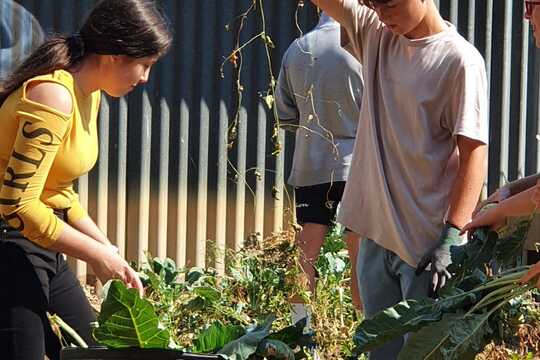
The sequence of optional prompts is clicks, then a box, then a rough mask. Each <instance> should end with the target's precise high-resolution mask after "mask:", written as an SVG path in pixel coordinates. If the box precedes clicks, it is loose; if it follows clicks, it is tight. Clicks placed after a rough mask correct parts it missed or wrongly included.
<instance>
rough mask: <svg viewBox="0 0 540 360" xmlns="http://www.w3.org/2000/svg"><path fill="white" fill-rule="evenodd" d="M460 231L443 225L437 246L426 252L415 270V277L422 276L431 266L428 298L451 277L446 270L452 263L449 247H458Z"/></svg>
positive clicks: (451, 226)
mask: <svg viewBox="0 0 540 360" xmlns="http://www.w3.org/2000/svg"><path fill="white" fill-rule="evenodd" d="M459 233H460V229H458V228H457V227H456V226H454V225H452V224H449V223H445V224H444V227H443V229H442V232H441V235H440V237H439V242H438V245H437V246H436V247H435V248H433V249H432V250H430V251H429V252H427V253H426V254H425V255H424V256H423V257H422V259H420V262H419V263H418V267H417V268H416V275H417V276H418V275H420V274H422V272H424V270H426V268H427V267H428V265H429V264H431V287H430V294H429V296H432V297H433V296H435V295H436V294H437V291H439V289H440V288H442V287H443V286H444V285H445V284H446V281H447V280H448V279H450V278H451V277H452V275H451V274H450V273H449V272H448V270H447V269H446V268H447V267H448V265H450V264H451V263H452V258H451V253H450V247H451V246H452V245H459V243H460V242H461V237H460V235H459Z"/></svg>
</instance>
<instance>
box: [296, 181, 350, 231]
mask: <svg viewBox="0 0 540 360" xmlns="http://www.w3.org/2000/svg"><path fill="white" fill-rule="evenodd" d="M344 189H345V181H336V182H333V183H325V184H317V185H312V186H301V187H296V188H295V190H294V191H295V195H296V219H297V221H298V223H299V224H300V225H303V224H306V223H314V224H321V225H330V224H331V223H332V222H333V221H334V220H335V217H336V211H337V206H338V204H339V202H340V201H341V197H342V196H343V190H344Z"/></svg>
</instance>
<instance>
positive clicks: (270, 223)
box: [0, 0, 540, 276]
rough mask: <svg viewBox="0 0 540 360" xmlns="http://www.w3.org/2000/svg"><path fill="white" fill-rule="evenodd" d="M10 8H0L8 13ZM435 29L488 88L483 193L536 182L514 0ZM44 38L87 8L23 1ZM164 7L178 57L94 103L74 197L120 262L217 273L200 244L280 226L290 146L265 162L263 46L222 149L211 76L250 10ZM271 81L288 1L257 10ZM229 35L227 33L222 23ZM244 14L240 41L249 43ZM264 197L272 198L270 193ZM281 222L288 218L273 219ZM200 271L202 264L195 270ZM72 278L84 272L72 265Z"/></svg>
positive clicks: (250, 55) (248, 60)
mask: <svg viewBox="0 0 540 360" xmlns="http://www.w3.org/2000/svg"><path fill="white" fill-rule="evenodd" d="M6 1H7V0H0V2H6ZM305 2H306V5H305V6H304V7H303V8H301V9H300V10H299V13H298V14H299V25H300V28H301V29H303V30H308V29H310V28H311V27H312V26H313V25H314V24H315V22H316V13H315V11H314V9H313V7H312V6H310V5H309V4H308V1H305ZM436 2H437V4H438V5H439V6H440V9H441V13H442V14H443V17H445V18H446V19H449V20H451V21H452V22H453V23H455V24H456V25H457V27H458V30H459V31H460V33H461V34H463V35H464V36H465V37H466V38H468V39H469V40H470V41H471V42H473V43H474V44H475V45H476V46H477V48H478V49H479V50H480V51H481V53H482V54H483V55H484V56H485V58H486V64H487V67H488V74H489V77H490V82H491V86H490V104H491V105H490V114H491V115H490V130H491V139H490V140H491V147H490V159H489V178H488V180H489V181H488V184H487V185H488V188H489V190H490V191H493V190H494V189H495V188H496V187H498V186H499V185H500V184H501V183H503V182H504V181H507V180H512V179H515V178H517V177H521V176H524V175H526V174H530V173H534V172H536V170H537V168H538V164H539V162H540V156H538V151H539V148H538V146H537V140H536V134H537V132H538V118H539V117H538V113H539V108H538V101H537V99H538V96H539V94H538V88H539V86H538V84H539V83H538V81H539V80H538V79H539V73H538V69H539V66H538V65H539V57H538V55H537V51H536V50H534V44H533V42H532V41H533V40H532V36H531V35H530V28H529V25H528V23H527V22H526V21H524V20H523V19H522V16H521V15H522V13H523V5H522V2H521V1H516V0H476V1H475V0H469V1H463V0H459V1H458V0H444V1H436ZM19 3H21V4H22V5H23V6H24V7H25V8H26V9H28V10H29V11H30V12H32V13H33V14H34V15H35V16H36V18H37V19H38V20H39V22H40V23H41V25H42V27H43V28H44V29H45V31H46V32H51V31H55V32H72V31H73V30H74V29H75V28H76V27H77V25H78V24H80V23H81V22H82V20H83V17H84V14H85V13H86V12H87V11H88V9H90V8H91V6H92V5H93V4H94V1H93V0H86V1H81V0H77V1H73V0H21V1H19ZM162 3H163V6H164V8H165V9H166V12H167V14H168V15H169V17H170V18H171V21H172V23H173V27H174V31H175V46H174V48H173V49H172V50H171V52H170V54H168V55H167V56H166V57H165V58H164V59H163V60H162V61H161V62H160V63H159V64H158V65H157V66H156V67H155V69H154V70H153V74H152V75H151V81H150V82H149V84H148V85H147V86H145V87H144V88H140V89H137V90H136V91H135V92H133V93H132V94H130V95H129V96H127V97H125V98H122V99H110V98H106V97H105V98H104V101H103V103H102V109H101V119H100V154H101V156H100V159H99V163H98V164H97V166H96V167H95V169H94V170H93V171H92V173H90V174H89V175H88V176H87V177H84V178H82V179H81V180H80V181H79V184H78V187H79V191H80V193H81V199H82V201H83V203H84V204H86V205H87V207H88V209H89V211H90V214H91V215H92V216H93V218H94V219H95V220H96V222H97V223H98V225H99V226H100V227H101V228H102V229H103V230H104V231H106V232H107V234H108V235H109V237H110V239H111V240H112V241H113V242H115V243H116V244H117V245H118V246H119V248H120V249H121V251H122V253H123V254H125V255H126V256H127V258H129V259H134V260H136V259H138V260H141V259H143V258H144V251H145V250H149V251H150V252H151V253H152V254H156V255H159V256H161V257H163V256H165V255H167V256H170V257H172V258H174V259H176V260H177V262H178V263H179V264H188V265H205V264H207V265H210V266H215V267H216V268H218V269H219V270H220V271H222V270H223V253H222V252H221V253H220V252H218V254H217V256H209V254H210V253H213V251H209V249H208V247H207V240H212V241H214V243H215V244H216V245H217V246H218V247H219V248H224V247H225V246H228V247H232V248H238V247H240V246H241V245H242V243H243V240H244V239H245V238H246V237H247V236H248V235H250V234H257V233H259V234H269V233H270V232H272V231H276V230H279V229H280V228H281V227H282V226H283V223H284V221H288V220H287V219H289V218H290V216H288V215H290V212H288V211H287V209H289V208H290V206H291V201H290V196H289V194H288V193H287V192H286V191H284V190H283V181H284V178H285V175H286V174H287V173H288V167H289V164H290V161H291V150H292V145H293V141H294V140H293V138H292V137H291V136H290V135H285V134H283V133H282V132H281V133H280V134H279V138H280V140H282V141H283V142H284V144H285V145H284V151H283V152H282V153H281V154H280V155H279V156H278V157H275V156H272V155H271V153H272V151H273V150H274V144H273V143H272V140H271V135H272V133H273V121H272V116H271V114H270V113H269V111H268V110H267V108H266V106H265V104H264V103H263V102H262V101H261V98H260V94H261V92H263V91H265V90H266V89H267V88H268V86H269V78H268V68H267V62H266V61H267V60H266V54H265V50H264V47H263V46H262V43H261V42H260V41H257V42H254V43H253V44H252V45H250V46H248V47H247V48H246V49H245V51H244V56H243V58H242V60H243V61H242V63H243V70H242V77H241V83H242V85H243V86H244V87H245V91H244V93H243V98H242V107H241V109H240V112H239V122H238V126H237V128H236V135H237V138H236V139H235V141H234V143H233V145H232V146H231V147H229V146H228V130H230V127H231V126H232V125H233V124H234V121H233V120H234V118H235V110H236V102H237V100H238V96H237V94H236V92H235V89H234V84H235V79H234V77H233V71H232V67H231V66H226V67H225V77H224V79H220V76H219V75H220V65H221V63H222V61H223V59H224V57H225V56H227V55H228V53H229V52H230V50H231V49H232V48H233V46H234V43H235V37H234V31H230V32H227V31H226V30H225V27H226V25H227V24H228V23H229V22H230V21H232V20H233V19H234V18H235V16H237V15H239V14H240V13H242V12H243V11H244V10H245V9H247V8H248V7H249V5H250V4H251V1H248V0H236V1H233V0H168V1H163V2H162ZM264 3H265V9H264V10H265V14H266V19H267V24H266V25H267V27H268V29H266V31H267V33H268V34H269V35H270V36H271V37H272V39H273V40H274V43H275V44H276V46H277V47H276V48H275V49H273V50H272V57H273V66H272V67H273V71H274V72H275V74H277V72H278V71H279V64H280V59H281V56H282V54H283V53H284V51H285V50H286V48H287V47H288V45H289V44H290V42H291V41H292V40H293V38H294V37H296V36H298V34H299V32H298V29H297V27H296V24H295V20H294V19H295V11H296V9H297V5H296V2H295V1H289V0H265V1H264ZM230 25H231V29H233V30H234V28H235V26H234V23H231V24H230ZM261 26H262V25H261V21H260V17H258V16H257V15H256V14H253V15H251V16H250V17H249V18H248V19H247V21H246V24H245V27H244V31H243V33H242V36H241V43H245V42H246V41H248V40H249V39H250V38H251V37H252V36H254V35H256V34H258V33H260V32H261V31H262V29H261ZM276 190H277V193H276V196H273V192H276ZM284 215H285V220H284ZM207 258H208V259H210V261H209V262H206V259H207ZM76 266H77V273H78V274H79V275H81V276H82V275H84V274H85V272H86V267H85V265H84V264H82V263H77V264H76Z"/></svg>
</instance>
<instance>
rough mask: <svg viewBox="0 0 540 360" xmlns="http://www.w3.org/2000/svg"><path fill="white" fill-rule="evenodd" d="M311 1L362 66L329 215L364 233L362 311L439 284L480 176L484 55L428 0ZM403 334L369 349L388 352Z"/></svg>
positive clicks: (377, 355) (385, 355) (380, 355)
mask: <svg viewBox="0 0 540 360" xmlns="http://www.w3.org/2000/svg"><path fill="white" fill-rule="evenodd" d="M312 1H313V2H314V3H315V4H316V5H318V6H319V7H320V8H322V9H323V10H324V11H325V12H327V13H328V14H329V15H330V16H332V17H333V18H334V19H336V20H337V21H338V22H340V24H341V25H342V27H343V28H344V29H345V34H346V35H347V36H346V37H347V38H348V39H349V41H350V43H349V44H348V46H349V48H350V49H351V51H352V53H354V54H355V56H356V57H357V59H358V60H359V61H360V62H361V63H362V65H363V68H362V71H363V75H364V97H363V102H362V106H361V114H360V125H359V129H358V133H357V138H356V147H355V151H354V154H353V160H352V164H351V171H350V175H349V178H348V181H347V186H346V188H345V193H344V196H343V202H342V211H341V213H340V216H339V217H338V221H339V222H341V223H343V224H344V225H345V226H347V227H348V228H350V229H352V230H353V231H355V232H357V233H358V234H360V235H361V236H363V237H364V239H363V240H362V245H361V247H360V251H359V260H358V267H357V271H358V277H359V284H360V294H361V296H362V302H363V304H364V310H365V314H366V316H367V317H371V316H373V315H374V314H375V313H377V312H378V311H380V310H382V309H384V308H386V307H388V306H392V305H395V304H396V303H397V302H399V301H401V300H402V299H405V298H414V297H420V296H426V295H428V293H429V292H430V291H431V292H434V291H436V290H437V289H438V288H440V287H441V286H443V285H444V283H445V281H446V279H447V277H448V276H449V274H448V272H447V271H446V267H447V266H448V265H449V263H450V251H449V248H450V245H451V244H454V243H456V242H458V241H459V240H460V238H459V229H460V228H462V227H463V226H464V225H465V224H466V223H467V222H468V221H469V219H470V217H471V214H472V212H473V210H474V207H475V205H476V203H477V201H478V198H479V194H480V191H481V187H482V182H483V179H484V176H485V174H484V160H485V157H486V151H487V146H486V144H487V142H488V124H487V115H486V114H487V80H486V71H485V64H484V61H483V59H482V57H481V55H480V54H479V53H478V51H477V50H476V49H475V48H474V47H473V46H472V45H471V44H469V43H468V42H467V41H466V40H465V39H464V38H463V37H461V36H460V35H459V34H458V33H457V31H456V29H455V28H454V26H452V25H451V24H449V23H447V22H445V21H444V20H443V19H442V18H441V16H440V14H439V12H438V10H437V8H436V6H435V4H434V2H433V0H391V1H388V0H377V1H375V0H371V1H367V0H366V1H363V2H359V1H358V0H312ZM366 4H367V5H368V6H366ZM368 239H369V240H368ZM428 265H431V266H430V270H431V271H430V272H429V273H428V272H424V271H423V270H424V269H426V267H427V266H428ZM416 267H417V268H418V270H420V273H421V274H420V276H418V277H416V276H415V268H416ZM403 340H404V339H398V340H396V341H394V342H391V343H388V344H385V345H384V346H383V347H381V348H379V349H377V350H375V351H373V352H372V353H371V354H370V358H372V359H385V360H386V359H394V358H396V357H397V354H398V353H399V351H400V349H401V347H402V344H403Z"/></svg>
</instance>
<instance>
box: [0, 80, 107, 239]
mask: <svg viewBox="0 0 540 360" xmlns="http://www.w3.org/2000/svg"><path fill="white" fill-rule="evenodd" d="M32 82H54V83H57V84H60V85H62V86H64V87H65V88H66V89H67V90H68V91H69V92H70V94H71V96H72V99H73V110H72V113H71V114H64V113H61V112H59V111H57V110H55V109H53V108H50V107H47V106H45V105H43V104H39V103H35V102H32V101H31V100H28V98H27V97H26V88H27V86H28V84H30V83H32ZM100 96H101V94H100V91H96V92H94V93H92V94H90V95H89V96H87V97H84V96H83V95H82V93H81V91H80V90H79V89H78V88H77V86H76V84H75V83H74V81H73V77H72V76H71V74H70V73H69V72H67V71H64V70H58V71H55V72H54V73H52V74H49V75H43V76H38V77H35V78H32V79H30V80H28V81H27V82H25V83H24V84H23V86H21V87H20V88H19V89H18V90H16V91H14V92H13V93H12V94H11V95H10V96H9V97H8V98H7V99H6V101H5V102H4V104H3V105H2V107H0V178H1V179H3V180H2V181H1V182H0V215H1V216H2V218H3V219H4V220H5V221H7V222H8V224H9V225H10V226H11V227H13V228H15V229H17V230H19V231H21V232H22V234H23V235H24V236H25V237H26V238H28V239H29V240H31V241H33V242H35V243H37V244H38V245H40V246H43V247H49V246H50V245H52V244H53V243H54V242H55V241H56V240H57V239H58V237H59V236H60V234H61V232H62V230H63V228H64V225H65V223H64V222H63V221H62V220H60V219H59V218H58V217H57V216H55V215H54V213H53V209H67V215H68V216H67V217H68V221H69V222H70V223H73V222H75V221H77V220H79V219H81V218H82V217H84V216H86V211H85V210H84V209H83V208H82V206H81V204H80V203H79V197H78V195H77V193H76V192H75V191H74V189H73V181H74V180H76V179H77V178H78V177H80V176H81V175H84V174H86V173H87V172H88V171H90V169H91V168H92V167H93V166H94V164H95V163H96V160H97V157H98V138H97V115H98V111H99V101H100Z"/></svg>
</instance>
